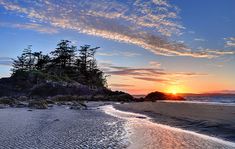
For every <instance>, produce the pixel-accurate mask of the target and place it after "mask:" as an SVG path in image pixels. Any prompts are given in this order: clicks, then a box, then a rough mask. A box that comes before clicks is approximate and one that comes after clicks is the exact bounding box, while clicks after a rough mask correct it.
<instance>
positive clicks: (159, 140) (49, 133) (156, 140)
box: [0, 102, 235, 149]
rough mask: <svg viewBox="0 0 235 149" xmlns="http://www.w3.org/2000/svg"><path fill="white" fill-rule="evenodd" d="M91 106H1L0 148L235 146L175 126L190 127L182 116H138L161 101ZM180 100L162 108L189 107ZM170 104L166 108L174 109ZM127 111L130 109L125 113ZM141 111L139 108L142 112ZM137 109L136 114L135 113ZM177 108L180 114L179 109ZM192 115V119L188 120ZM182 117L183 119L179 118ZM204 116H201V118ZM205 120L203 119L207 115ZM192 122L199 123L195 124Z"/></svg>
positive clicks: (200, 148) (222, 148)
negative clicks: (47, 107) (44, 107)
mask: <svg viewBox="0 0 235 149" xmlns="http://www.w3.org/2000/svg"><path fill="white" fill-rule="evenodd" d="M86 104H87V105H88V109H87V110H72V109H69V107H67V106H57V105H54V106H53V107H50V108H49V109H46V110H36V109H33V110H29V109H28V108H5V109H0V120H1V123H0V132H1V133H0V149H11V148H18V149H28V148H30V149H44V148H48V149H50V148H85V149H86V148H97V149H99V148H110V149H113V148H114V149H115V148H118V149H121V148H130V149H143V148H145V149H148V148H149V149H154V148H161V149H172V148H177V149H188V148H192V147H193V148H197V149H205V148H206V149H232V148H235V143H233V142H231V141H225V140H223V139H220V138H216V137H211V136H209V135H203V134H200V133H196V132H194V131H188V130H187V129H185V128H183V129H181V128H179V127H177V128H176V127H172V126H173V124H178V126H180V124H181V126H186V125H184V124H185V123H183V122H182V120H180V121H179V119H178V123H176V122H177V120H175V119H171V118H169V116H163V114H162V116H160V117H159V114H158V115H157V114H153V115H155V118H154V116H153V115H152V116H150V115H143V114H138V113H144V112H141V111H142V110H145V108H147V109H148V111H153V110H156V109H155V108H154V107H155V106H149V105H153V104H156V105H158V104H159V103H127V104H117V103H112V102H109V103H105V102H89V103H86ZM177 104H178V103H177ZM177 104H175V103H160V104H159V107H162V108H165V109H167V107H168V106H167V105H172V107H174V106H185V105H184V104H180V105H177ZM114 107H115V108H114ZM156 107H157V106H156ZM159 107H158V108H159ZM170 107H171V106H169V107H168V108H169V109H167V110H171V109H170ZM151 108H154V109H151ZM118 109H123V110H118ZM124 109H125V110H124ZM212 109H213V108H212ZM216 109H217V108H216ZM225 109H226V108H225ZM127 110H128V111H129V112H125V111H127ZM138 110H139V112H137V111H138ZM130 111H132V112H130ZM134 111H135V112H137V113H133V112H134ZM223 111H226V110H223ZM153 112H154V111H153ZM155 112H156V111H155ZM172 112H175V113H176V111H172ZM181 112H182V111H181ZM187 112H188V111H187ZM227 112H229V111H227ZM147 113H149V112H147ZM177 114H178V113H176V115H177ZM176 115H175V116H176ZM185 115H187V113H185ZM208 115H209V114H208ZM208 115H207V116H206V117H207V120H209V118H208V117H209V116H208ZM172 116H173V114H172V115H171V117H172ZM177 116H178V115H177ZM189 117H190V116H188V117H187V118H188V119H189ZM153 118H154V119H153ZM182 118H183V117H180V119H182ZM199 118H200V117H199V116H198V117H197V120H198V119H199ZM202 118H204V117H203V116H202ZM192 119H193V118H192ZM211 119H213V118H211ZM224 119H225V118H224ZM158 120H162V121H158ZM163 120H165V122H168V123H169V125H166V123H165V124H164V121H163ZM195 120H196V119H195ZM215 121H217V120H215ZM213 122H214V120H213ZM228 123H231V122H230V121H228V122H226V124H228ZM191 126H194V125H193V124H191ZM194 127H195V126H194ZM195 128H196V127H195ZM233 134H234V133H233Z"/></svg>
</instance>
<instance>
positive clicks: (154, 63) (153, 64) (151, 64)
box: [149, 61, 161, 68]
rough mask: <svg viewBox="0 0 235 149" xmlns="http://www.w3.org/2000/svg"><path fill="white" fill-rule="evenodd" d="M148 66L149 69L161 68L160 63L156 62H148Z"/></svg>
mask: <svg viewBox="0 0 235 149" xmlns="http://www.w3.org/2000/svg"><path fill="white" fill-rule="evenodd" d="M149 65H150V66H151V67H155V68H160V67H161V63H159V62H156V61H150V62H149Z"/></svg>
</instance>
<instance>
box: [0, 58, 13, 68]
mask: <svg viewBox="0 0 235 149" xmlns="http://www.w3.org/2000/svg"><path fill="white" fill-rule="evenodd" d="M0 66H12V59H11V58H9V57H0Z"/></svg>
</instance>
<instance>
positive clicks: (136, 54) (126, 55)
mask: <svg viewBox="0 0 235 149" xmlns="http://www.w3.org/2000/svg"><path fill="white" fill-rule="evenodd" d="M97 54H98V55H100V56H124V57H135V56H139V55H140V54H139V53H136V52H128V51H126V52H117V51H114V52H98V53H97Z"/></svg>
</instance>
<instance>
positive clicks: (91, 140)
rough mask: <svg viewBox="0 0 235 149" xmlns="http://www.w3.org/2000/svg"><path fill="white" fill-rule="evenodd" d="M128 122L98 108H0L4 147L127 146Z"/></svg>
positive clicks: (0, 136)
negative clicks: (126, 125) (125, 126)
mask: <svg viewBox="0 0 235 149" xmlns="http://www.w3.org/2000/svg"><path fill="white" fill-rule="evenodd" d="M124 123H125V120H123V119H120V118H117V117H113V116H110V115H107V114H105V113H104V112H102V111H101V110H96V109H94V110H70V109H66V107H57V106H56V107H53V108H52V109H48V110H33V111H27V109H26V108H22V109H16V108H7V109H0V149H14V148H17V149H47V148H50V149H51V148H96V149H97V148H125V147H126V146H127V145H128V142H127V140H126V131H125V130H124Z"/></svg>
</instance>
